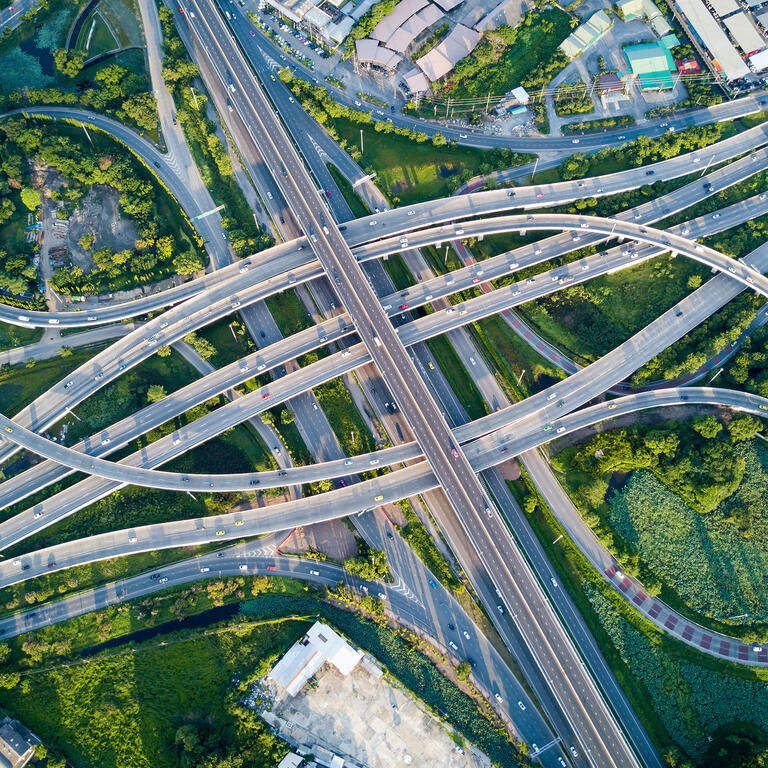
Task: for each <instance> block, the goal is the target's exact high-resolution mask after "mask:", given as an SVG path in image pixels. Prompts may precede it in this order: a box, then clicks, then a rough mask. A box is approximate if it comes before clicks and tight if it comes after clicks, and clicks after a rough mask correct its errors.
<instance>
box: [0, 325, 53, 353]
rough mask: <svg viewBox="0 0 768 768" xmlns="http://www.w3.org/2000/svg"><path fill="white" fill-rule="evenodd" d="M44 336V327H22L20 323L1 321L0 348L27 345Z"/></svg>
mask: <svg viewBox="0 0 768 768" xmlns="http://www.w3.org/2000/svg"><path fill="white" fill-rule="evenodd" d="M42 337H43V329H42V328H22V327H21V326H18V325H9V324H8V323H0V350H3V349H14V348H15V347H26V346H27V345H29V344H34V343H35V342H37V341H40V339H41V338H42Z"/></svg>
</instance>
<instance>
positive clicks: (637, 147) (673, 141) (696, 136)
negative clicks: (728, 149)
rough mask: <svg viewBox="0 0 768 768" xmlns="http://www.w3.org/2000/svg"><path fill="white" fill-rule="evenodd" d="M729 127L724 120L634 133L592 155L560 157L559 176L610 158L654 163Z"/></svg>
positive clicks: (587, 170) (579, 174)
mask: <svg viewBox="0 0 768 768" xmlns="http://www.w3.org/2000/svg"><path fill="white" fill-rule="evenodd" d="M729 130H730V127H729V126H728V125H727V124H726V123H715V124H713V125H695V126H690V127H689V128H686V129H685V130H684V131H679V132H678V133H674V134H670V133H665V134H664V135H663V136H659V137H658V138H655V139H652V138H650V137H648V136H638V137H637V138H636V139H635V140H634V141H629V142H627V143H625V144H621V145H620V146H616V147H606V148H605V149H601V150H600V151H599V152H596V153H595V154H592V155H585V154H583V153H576V154H575V155H571V156H570V157H568V158H566V159H565V160H563V162H562V163H561V164H560V176H561V177H562V178H563V179H566V180H568V179H580V178H583V177H584V176H590V175H593V174H594V173H595V171H594V169H595V168H596V167H597V166H598V165H603V164H605V163H606V162H613V163H615V164H616V165H617V166H619V167H622V168H624V167H631V166H633V165H634V166H640V165H648V164H650V163H658V162H660V161H661V160H668V159H669V158H670V157H677V156H678V155H681V154H684V153H686V152H692V151H693V150H695V149H701V147H708V146H709V145H710V144H714V143H715V142H716V141H719V140H720V139H721V138H723V135H724V133H725V132H726V131H729Z"/></svg>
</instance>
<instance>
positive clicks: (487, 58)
mask: <svg viewBox="0 0 768 768" xmlns="http://www.w3.org/2000/svg"><path fill="white" fill-rule="evenodd" d="M570 31H571V20H570V18H569V17H568V15H567V14H566V13H564V12H563V11H561V10H560V9H559V8H548V9H547V10H545V11H542V12H539V11H536V10H532V11H529V12H528V13H526V14H525V16H524V17H523V18H522V20H521V21H520V23H519V24H518V25H517V26H516V27H510V26H508V25H506V24H505V25H502V26H500V27H497V28H496V29H494V30H492V31H489V32H486V33H485V35H484V36H483V39H482V40H481V41H480V42H479V43H478V44H477V46H476V47H475V49H474V50H473V51H472V53H470V54H469V56H467V57H465V58H464V59H462V60H461V61H460V62H459V63H458V64H457V65H456V67H455V68H454V69H453V71H452V72H450V73H448V74H447V75H446V76H445V77H444V78H442V79H441V80H439V81H438V82H437V83H435V91H436V92H439V93H441V94H442V95H444V96H451V97H454V98H463V97H467V96H477V97H481V96H485V95H486V94H488V93H491V94H493V95H497V96H500V95H501V94H503V93H506V92H507V91H508V90H510V88H514V87H515V86H517V85H520V84H521V83H522V84H523V85H525V80H526V77H527V76H529V75H530V73H531V72H533V70H535V69H536V68H537V67H539V66H541V65H545V66H548V65H549V63H550V62H551V60H552V58H553V57H555V56H556V51H557V50H558V47H557V46H558V45H559V44H560V43H561V42H562V41H563V40H564V39H565V38H566V37H567V36H568V34H569V33H570ZM558 58H559V57H558ZM525 87H526V88H527V87H528V86H527V85H526V86H525Z"/></svg>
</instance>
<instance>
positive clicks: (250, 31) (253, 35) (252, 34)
mask: <svg viewBox="0 0 768 768" xmlns="http://www.w3.org/2000/svg"><path fill="white" fill-rule="evenodd" d="M248 34H249V35H250V36H251V37H256V33H255V32H254V31H253V30H252V29H249V30H248Z"/></svg>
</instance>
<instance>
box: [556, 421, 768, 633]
mask: <svg viewBox="0 0 768 768" xmlns="http://www.w3.org/2000/svg"><path fill="white" fill-rule="evenodd" d="M761 428H762V423H761V422H760V421H759V420H757V419H755V418H753V417H752V416H747V415H734V416H733V417H731V418H730V420H729V421H728V423H727V426H724V424H723V423H722V422H721V421H720V420H719V419H718V418H717V417H716V416H714V415H711V414H710V415H706V416H700V417H697V418H696V419H694V420H693V421H692V422H688V423H686V422H671V423H667V424H664V425H661V426H653V427H648V426H634V427H632V428H626V429H620V430H612V431H610V432H604V433H601V434H599V435H597V436H595V437H593V438H592V439H590V440H589V441H588V442H586V443H584V444H581V445H578V446H573V447H569V448H566V449H564V450H563V451H562V452H560V453H559V454H558V455H557V456H555V457H554V458H553V459H552V462H553V465H554V466H555V467H556V468H557V469H559V470H560V471H561V472H563V473H565V481H564V482H565V484H566V486H567V487H568V491H569V493H570V495H571V496H572V498H573V499H574V500H575V501H576V503H577V505H578V506H579V508H580V509H581V510H582V512H583V514H584V518H585V521H586V522H587V524H588V525H589V526H590V527H591V528H592V529H593V530H594V531H595V532H596V533H597V535H598V537H599V538H600V540H601V541H602V543H603V544H604V545H605V546H607V547H608V548H609V549H611V550H612V551H613V552H614V553H615V554H616V556H617V557H618V558H619V561H620V562H621V564H622V568H623V569H624V570H626V571H627V572H628V573H631V574H634V575H637V576H638V577H639V578H640V580H641V581H642V582H643V584H644V585H645V587H646V588H647V589H648V590H649V591H650V592H651V593H653V594H658V593H660V594H661V596H662V598H663V599H665V600H666V601H667V602H670V603H671V604H672V605H673V606H675V607H677V608H679V609H680V610H682V611H683V612H688V613H690V612H691V611H692V612H693V613H694V615H695V618H697V619H698V620H701V618H702V617H705V619H712V620H714V621H716V622H719V623H720V625H721V626H719V627H718V628H720V629H723V627H722V622H724V621H725V619H726V618H728V617H729V616H741V617H742V618H741V619H739V620H736V622H735V623H736V624H741V625H743V626H745V627H753V628H754V627H756V626H757V625H760V624H765V623H768V592H766V590H765V584H766V575H768V559H767V558H766V556H765V552H764V548H763V547H762V544H761V542H762V541H763V540H764V538H765V535H766V533H768V492H767V489H768V482H767V481H768V471H766V469H767V468H768V450H766V449H765V448H764V447H763V445H762V443H759V442H756V441H755V440H754V437H755V434H756V433H757V432H758V431H759V430H760V429H761ZM628 472H629V473H631V474H629V475H627V473H628ZM724 574H727V576H724ZM723 631H726V632H728V631H731V630H729V629H728V628H727V627H726V628H724V629H723ZM759 634H761V633H759V632H758V635H759Z"/></svg>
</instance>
